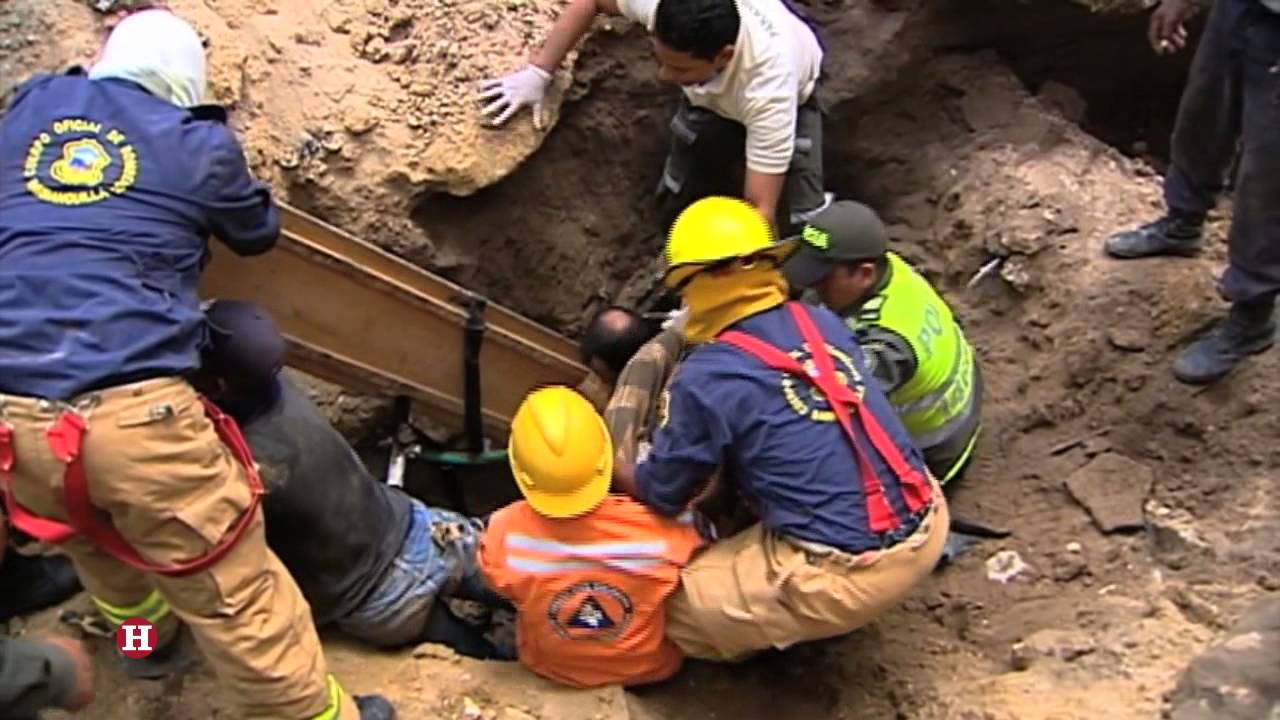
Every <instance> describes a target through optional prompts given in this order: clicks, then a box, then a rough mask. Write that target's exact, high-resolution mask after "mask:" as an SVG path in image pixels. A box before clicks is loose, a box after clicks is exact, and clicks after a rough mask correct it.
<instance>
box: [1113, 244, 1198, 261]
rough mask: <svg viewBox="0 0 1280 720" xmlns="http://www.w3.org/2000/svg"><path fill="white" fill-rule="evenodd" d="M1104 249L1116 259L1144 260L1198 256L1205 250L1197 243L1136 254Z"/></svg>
mask: <svg viewBox="0 0 1280 720" xmlns="http://www.w3.org/2000/svg"><path fill="white" fill-rule="evenodd" d="M1104 250H1105V251H1106V253H1107V256H1108V257H1110V258H1112V259H1114V260H1142V259H1143V258H1157V257H1183V258H1192V257H1197V256H1199V255H1200V253H1202V252H1204V246H1202V245H1197V246H1196V247H1194V248H1186V249H1169V250H1159V251H1156V252H1149V253H1136V254H1128V253H1117V252H1113V251H1112V250H1111V248H1104Z"/></svg>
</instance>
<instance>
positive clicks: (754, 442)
mask: <svg viewBox="0 0 1280 720" xmlns="http://www.w3.org/2000/svg"><path fill="white" fill-rule="evenodd" d="M789 250H790V248H789V247H788V246H787V245H785V244H784V245H779V244H776V243H775V242H774V240H773V235H772V233H771V231H770V227H769V225H768V223H767V222H766V221H765V220H764V218H762V217H761V216H760V215H759V213H758V212H756V211H755V209H754V208H752V207H751V206H749V205H747V204H746V203H743V202H741V201H738V200H734V199H730V198H723V197H712V198H705V199H703V200H699V201H698V202H696V203H694V204H693V205H691V206H689V208H688V209H687V210H685V212H684V213H682V214H681V216H680V218H679V219H678V220H677V221H676V223H675V225H674V227H673V228H672V231H671V237H670V240H669V242H668V244H667V261H668V272H667V274H666V277H665V282H666V284H667V286H668V287H671V288H673V289H675V290H677V291H679V292H680V294H681V296H682V299H683V300H684V303H685V306H686V307H687V308H688V310H689V314H688V319H687V324H686V327H685V337H686V339H687V340H688V341H689V342H690V343H691V344H693V345H695V347H694V348H693V350H692V351H691V352H690V353H689V354H688V356H687V357H686V358H685V360H684V361H683V362H682V363H681V364H680V366H679V367H678V368H677V370H676V374H675V377H674V379H673V380H672V382H671V385H670V389H669V391H668V393H667V401H666V403H665V405H666V407H665V412H664V413H663V418H662V423H661V427H659V429H658V430H657V431H656V432H655V433H654V436H653V446H652V449H651V451H650V453H649V455H648V457H647V458H646V459H642V460H641V461H640V462H639V464H638V465H635V466H634V467H628V466H627V465H626V464H625V463H618V464H617V465H616V466H615V469H614V482H615V483H616V488H618V489H620V490H623V491H625V492H627V493H629V494H631V495H632V496H633V497H635V498H637V499H639V500H640V501H641V502H643V503H644V504H646V505H648V506H649V507H650V508H653V509H654V510H655V511H657V512H658V513H660V514H663V515H667V516H676V515H678V514H680V513H682V512H684V511H685V509H686V508H687V506H688V505H689V503H690V501H691V500H693V499H694V497H695V495H696V494H697V493H698V491H699V489H700V488H701V487H702V485H703V484H704V482H705V481H706V479H707V478H708V476H709V475H710V474H711V473H712V472H713V471H714V470H715V469H716V468H717V467H719V466H721V465H723V466H724V468H725V471H726V472H728V473H732V474H733V475H734V477H735V481H736V483H737V485H738V487H739V488H740V489H741V491H742V493H743V494H744V495H745V496H746V497H747V499H748V501H749V502H751V503H752V504H753V505H754V506H755V507H754V510H755V511H756V515H757V516H758V517H759V518H760V522H759V523H758V524H756V525H754V526H752V527H750V528H748V529H746V530H743V531H742V532H740V533H738V534H737V535H734V536H733V537H731V538H728V539H726V540H722V541H720V542H717V543H715V544H713V545H711V546H710V547H709V548H707V549H706V550H704V551H703V552H702V553H700V554H698V555H697V556H696V557H695V558H694V559H693V561H692V562H690V563H689V565H688V566H687V567H686V568H685V569H684V570H683V571H682V572H681V573H680V588H679V589H678V590H677V591H676V593H675V595H673V596H672V598H671V600H670V601H669V602H668V603H667V636H668V637H669V638H671V639H672V640H673V641H674V642H675V643H676V645H678V646H679V647H680V648H681V649H682V650H683V651H684V652H685V653H686V654H687V655H690V656H692V657H698V658H705V659H710V660H737V659H741V658H743V657H745V656H747V655H750V654H752V653H754V652H757V651H760V650H764V649H767V648H770V647H776V648H785V647H788V646H790V645H793V644H795V643H799V642H805V641H810V640H818V639H822V638H829V637H834V636H838V635H843V634H845V633H848V632H850V631H852V630H854V629H856V628H858V627H860V626H862V625H865V624H866V623H868V622H871V621H872V620H873V619H875V618H876V617H877V616H878V615H880V614H881V613H883V612H884V611H886V610H888V609H889V608H891V607H893V606H894V605H896V604H897V603H898V602H900V601H901V600H902V599H903V598H904V597H905V596H906V595H907V593H909V592H910V591H911V589H912V588H913V587H914V586H915V585H916V584H918V583H919V582H920V581H921V580H922V579H924V578H925V576H927V575H928V574H929V572H930V571H931V570H932V569H933V568H934V566H935V565H936V564H937V562H938V559H939V557H940V556H941V554H942V549H943V545H944V543H945V542H946V538H947V524H948V515H947V505H946V501H945V499H944V498H943V496H942V493H941V491H940V489H939V488H938V486H937V482H936V481H935V480H934V479H933V478H932V477H931V475H930V474H929V470H928V468H927V467H926V466H925V463H924V460H923V458H922V457H921V456H920V452H919V451H918V450H917V449H916V448H915V447H914V445H913V444H912V443H911V438H910V435H909V434H908V433H907V431H906V429H905V428H904V427H903V426H902V424H901V422H900V421H899V420H898V419H897V417H896V416H895V415H894V413H893V411H892V408H891V406H890V405H889V402H888V400H887V399H886V398H885V396H884V393H883V392H882V391H881V390H880V389H879V388H878V387H877V385H876V384H875V383H874V382H868V381H867V379H866V378H867V373H866V370H865V363H864V360H863V357H862V352H861V350H860V349H859V348H858V346H857V344H856V343H855V342H854V340H853V337H852V335H851V334H850V333H849V331H848V329H847V328H846V327H845V326H844V324H843V323H842V322H841V321H840V319H839V318H838V317H836V316H835V315H833V314H831V313H830V312H828V311H826V310H825V309H822V308H816V307H811V306H808V305H805V304H801V303H788V302H787V285H786V281H785V280H784V279H783V276H782V272H781V270H780V269H779V264H780V263H781V262H782V261H783V260H784V259H785V257H786V255H787V253H788V252H789Z"/></svg>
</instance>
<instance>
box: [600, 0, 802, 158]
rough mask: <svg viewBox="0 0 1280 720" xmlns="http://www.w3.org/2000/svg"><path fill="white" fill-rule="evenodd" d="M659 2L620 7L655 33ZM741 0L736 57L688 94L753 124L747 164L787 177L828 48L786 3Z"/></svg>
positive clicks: (627, 1)
mask: <svg viewBox="0 0 1280 720" xmlns="http://www.w3.org/2000/svg"><path fill="white" fill-rule="evenodd" d="M660 1H661V0H618V9H619V10H621V11H622V14H623V15H625V16H626V17H627V18H629V19H631V20H633V21H635V22H638V23H641V24H643V25H644V26H645V27H646V28H648V29H649V32H653V21H654V15H655V14H656V13H657V9H658V3H659V2H660ZM735 1H736V3H737V5H738V14H739V16H740V17H741V27H740V29H739V30H738V40H737V42H736V43H734V48H735V52H734V54H733V60H731V61H730V62H729V65H728V66H727V67H725V69H724V71H723V72H721V73H720V75H719V76H717V77H715V78H713V79H712V80H711V81H710V82H708V83H706V84H704V85H697V86H693V87H686V88H683V90H684V94H685V96H686V97H687V98H689V103H690V104H692V105H696V106H698V107H705V108H707V109H708V110H711V111H712V112H714V113H716V114H717V115H720V116H722V117H726V118H729V119H730V120H736V121H738V122H740V123H742V124H743V125H744V126H745V127H746V129H747V167H749V168H751V169H752V170H755V171H756V172H762V173H770V174H782V173H785V172H786V171H787V168H788V167H789V166H790V165H791V155H792V153H793V152H795V141H796V110H797V109H798V108H799V107H800V105H801V104H803V103H804V102H805V101H806V100H808V99H809V96H810V95H811V94H812V93H813V88H814V86H815V85H816V84H817V82H818V72H819V70H820V69H821V66H822V47H821V46H820V45H818V39H817V38H816V37H814V34H813V31H812V30H811V29H810V28H809V26H808V25H806V24H805V23H804V21H803V20H801V19H800V18H798V17H796V15H795V13H793V12H791V10H789V9H788V8H787V6H786V5H784V4H783V3H782V0H735ZM671 2H679V0H671Z"/></svg>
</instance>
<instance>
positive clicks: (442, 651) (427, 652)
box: [413, 643, 462, 663]
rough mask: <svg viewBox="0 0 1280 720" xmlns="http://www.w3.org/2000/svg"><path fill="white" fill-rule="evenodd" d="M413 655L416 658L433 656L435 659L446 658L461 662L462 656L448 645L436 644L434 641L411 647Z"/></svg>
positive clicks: (450, 660)
mask: <svg viewBox="0 0 1280 720" xmlns="http://www.w3.org/2000/svg"><path fill="white" fill-rule="evenodd" d="M413 656H414V657H416V658H433V659H436V660H448V661H449V662H455V663H456V662H461V660H462V658H460V657H459V656H458V653H457V652H455V651H454V650H453V648H451V647H449V646H448V645H437V644H435V643H423V644H421V645H419V646H418V647H416V648H414V649H413Z"/></svg>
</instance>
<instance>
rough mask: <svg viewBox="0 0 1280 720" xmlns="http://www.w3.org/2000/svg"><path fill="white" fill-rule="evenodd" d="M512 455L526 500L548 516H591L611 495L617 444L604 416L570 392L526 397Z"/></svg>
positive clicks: (549, 390)
mask: <svg viewBox="0 0 1280 720" xmlns="http://www.w3.org/2000/svg"><path fill="white" fill-rule="evenodd" d="M507 454H508V457H509V459H510V462H511V471H512V473H514V474H515V477H516V485H517V486H518V487H519V488H520V492H521V493H522V494H523V495H524V498H525V500H528V501H529V504H530V505H531V506H533V509H534V510H536V511H537V512H538V513H540V514H542V515H545V516H547V517H553V518H568V517H575V516H577V515H582V514H584V513H588V512H590V511H592V510H594V509H595V507H596V506H597V505H599V504H600V501H601V500H603V499H604V498H605V496H606V495H608V494H609V485H610V483H611V482H612V480H613V441H612V440H611V439H610V438H609V430H608V428H607V427H605V424H604V418H602V417H600V413H598V412H596V409H595V408H594V407H592V406H591V403H590V402H588V401H587V399H586V398H584V397H583V396H582V395H579V394H578V393H577V392H576V391H574V390H573V389H571V388H568V387H564V386H553V387H546V388H542V389H540V390H535V391H534V392H532V393H530V394H529V395H528V396H527V397H525V399H524V402H522V403H520V407H519V409H517V410H516V416H515V418H514V419H513V420H512V421H511V439H510V442H509V443H508V447H507Z"/></svg>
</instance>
